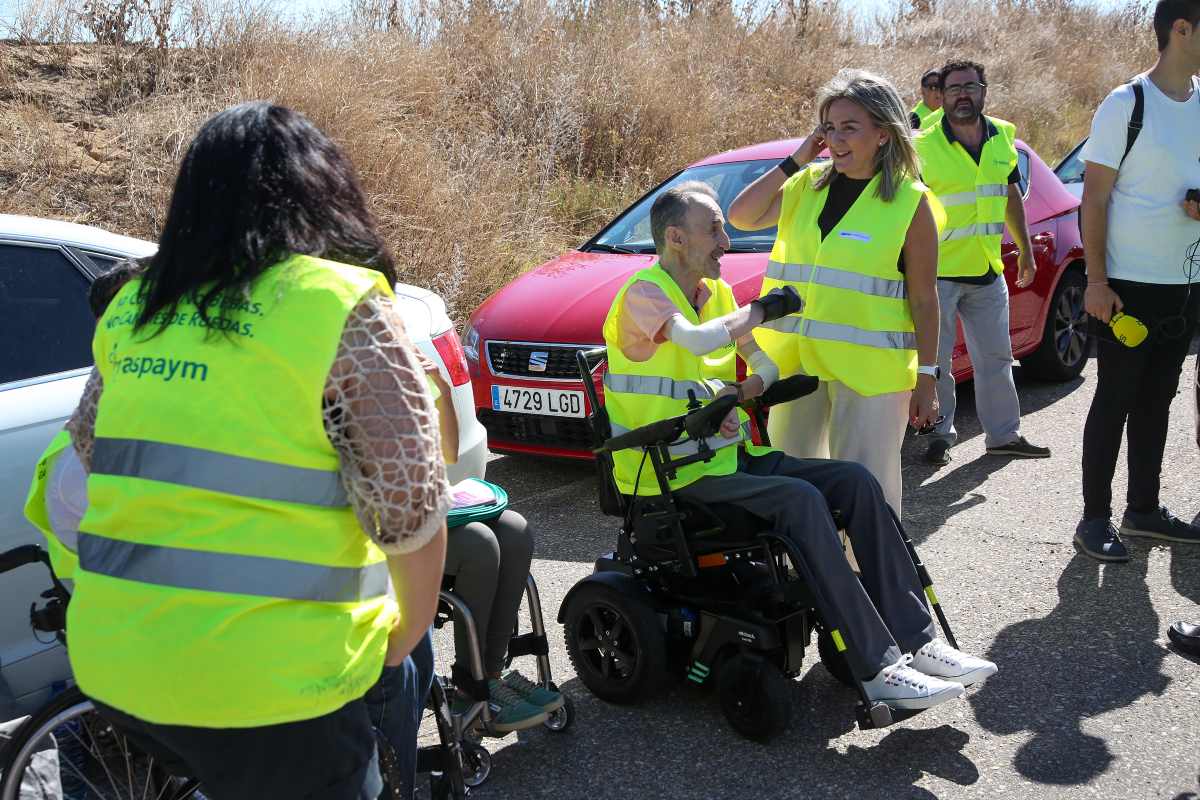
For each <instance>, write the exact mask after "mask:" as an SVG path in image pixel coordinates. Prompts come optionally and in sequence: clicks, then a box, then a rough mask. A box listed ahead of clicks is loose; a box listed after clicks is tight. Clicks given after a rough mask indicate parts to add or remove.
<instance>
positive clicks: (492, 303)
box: [471, 250, 767, 344]
mask: <svg viewBox="0 0 1200 800" xmlns="http://www.w3.org/2000/svg"><path fill="white" fill-rule="evenodd" d="M654 260H655V256H653V255H644V256H643V255H623V254H619V253H612V254H610V253H582V252H579V251H577V250H572V251H571V252H568V253H564V254H563V255H561V256H559V257H558V258H555V259H553V260H551V261H547V262H546V263H545V264H543V265H541V266H540V267H538V268H537V269H535V270H531V271H530V272H527V273H525V274H524V275H522V276H520V277H519V278H517V279H516V280H514V281H512V282H511V283H509V284H508V285H507V286H505V287H504V288H503V289H500V290H499V291H498V292H496V293H495V294H493V295H492V296H491V297H489V298H488V299H487V300H486V301H484V303H483V305H481V306H480V307H479V309H478V310H477V311H476V312H475V313H474V314H473V315H472V316H471V326H472V327H474V328H475V330H476V331H477V332H478V333H479V335H480V337H481V338H483V339H487V340H497V339H500V340H506V341H526V342H565V343H570V344H600V343H602V342H603V341H604V337H603V335H602V334H601V328H602V326H603V325H604V318H605V316H607V315H608V309H609V307H610V306H612V301H613V298H614V297H616V296H617V292H618V291H620V289H621V286H623V285H624V283H625V281H626V280H628V279H629V276H630V275H632V274H633V273H634V272H635V271H637V270H639V269H642V268H643V267H648V266H650V265H651V264H653V263H654ZM766 266H767V254H766V253H731V254H729V255H726V256H725V257H724V258H723V259H721V276H722V277H723V278H724V279H725V280H726V281H727V282H728V283H729V284H730V285H731V286H733V290H734V294H735V295H736V296H737V299H738V301H739V302H740V303H747V302H749V301H750V300H752V299H753V298H755V297H757V296H758V290H759V287H760V285H761V284H762V275H763V272H764V271H765V270H766Z"/></svg>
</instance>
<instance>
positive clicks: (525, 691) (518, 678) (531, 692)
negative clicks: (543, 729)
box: [503, 669, 566, 714]
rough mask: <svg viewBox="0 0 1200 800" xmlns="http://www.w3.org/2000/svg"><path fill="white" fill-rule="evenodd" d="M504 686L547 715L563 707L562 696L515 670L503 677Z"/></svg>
mask: <svg viewBox="0 0 1200 800" xmlns="http://www.w3.org/2000/svg"><path fill="white" fill-rule="evenodd" d="M503 681H504V685H505V686H507V687H508V688H510V689H512V690H513V691H514V692H516V693H517V694H519V695H521V697H522V698H524V699H525V701H526V702H527V703H529V704H530V705H534V706H538V707H540V708H541V709H542V710H543V711H545V712H546V713H548V714H552V713H554V712H555V711H558V710H559V709H560V708H562V707H563V703H564V702H566V701H564V700H563V696H562V694H560V693H559V692H555V691H553V690H551V689H547V688H546V687H545V686H542V685H541V684H540V683H534V682H533V681H531V680H529V678H526V677H525V676H524V675H522V674H521V673H519V672H517V671H516V670H515V669H514V670H513V671H512V672H510V673H508V674H507V675H505V676H504V678H503Z"/></svg>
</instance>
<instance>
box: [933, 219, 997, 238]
mask: <svg viewBox="0 0 1200 800" xmlns="http://www.w3.org/2000/svg"><path fill="white" fill-rule="evenodd" d="M1003 233H1004V223H1003V222H976V223H975V224H974V225H964V226H963V227H961V228H947V229H946V232H945V233H943V234H942V241H943V242H953V241H954V240H955V239H966V238H968V237H970V236H1000V235H1001V234H1003Z"/></svg>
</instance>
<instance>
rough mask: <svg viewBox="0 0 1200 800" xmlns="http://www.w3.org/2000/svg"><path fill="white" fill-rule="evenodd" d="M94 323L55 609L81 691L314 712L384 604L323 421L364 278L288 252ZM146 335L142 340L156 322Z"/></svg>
mask: <svg viewBox="0 0 1200 800" xmlns="http://www.w3.org/2000/svg"><path fill="white" fill-rule="evenodd" d="M140 288H141V282H140V281H139V280H134V281H131V282H130V283H129V284H128V285H126V286H125V287H123V288H122V289H121V290H120V292H118V294H117V296H116V297H115V298H114V299H113V302H112V303H111V304H110V305H109V307H108V310H107V311H106V312H105V314H104V316H103V317H102V318H101V320H100V321H99V323H98V324H97V328H96V336H95V340H94V342H93V351H94V355H95V359H96V364H97V366H98V368H99V370H100V372H101V375H102V377H103V379H104V390H103V393H102V394H101V397H100V404H99V408H98V410H97V416H96V429H95V430H96V441H95V447H94V450H93V454H92V465H91V472H90V475H89V478H88V498H89V506H88V510H87V513H86V515H85V516H84V518H83V521H82V523H81V524H80V533H79V571H78V573H77V575H76V585H75V595H74V597H73V598H72V600H71V605H70V611H69V620H68V622H69V628H70V631H71V648H70V658H71V666H72V668H73V669H74V673H75V678H76V680H77V681H78V682H79V686H80V688H81V689H82V690H83V691H84V692H85V693H86V694H87V695H88V696H89V697H94V698H95V699H97V700H99V701H101V702H104V703H107V704H109V705H111V706H113V707H115V708H118V709H120V710H122V711H124V712H126V713H128V714H131V715H133V716H135V717H138V718H140V719H143V720H147V721H149V722H153V723H158V724H172V725H190V726H199V727H215V728H243V727H257V726H264V725H274V724H278V723H285V722H292V721H297V720H303V719H312V718H315V717H319V716H322V715H324V714H328V713H331V712H333V711H335V710H337V709H338V708H340V707H342V706H343V705H345V704H346V703H347V702H349V701H351V700H354V699H356V698H358V697H361V696H362V695H363V694H364V693H365V692H366V691H367V690H368V689H369V688H370V687H371V686H372V684H374V683H375V681H376V680H377V679H378V677H379V674H380V670H381V669H382V666H383V659H384V653H385V649H386V644H387V638H388V633H389V632H390V631H391V629H392V628H393V626H394V625H395V623H396V621H397V618H398V614H399V610H398V609H397V607H396V603H395V601H394V600H393V599H391V598H390V597H389V595H388V591H387V584H388V570H387V563H386V557H385V555H384V553H383V552H382V551H381V550H380V549H379V548H378V547H376V546H375V544H373V543H372V542H371V540H370V539H369V538H368V537H367V535H366V534H365V533H364V532H363V529H362V527H361V526H360V524H359V522H358V520H357V518H356V517H355V514H354V512H353V510H352V509H351V507H350V504H349V500H348V496H347V492H346V489H345V488H344V486H343V483H342V479H341V475H340V474H339V462H338V455H337V453H336V451H335V450H334V449H333V446H332V445H331V444H330V442H329V438H328V436H327V434H326V431H325V425H324V421H323V415H322V397H323V394H324V387H325V382H326V377H327V376H328V374H329V370H330V367H331V366H332V364H333V361H334V357H335V354H336V351H337V348H338V343H339V341H340V339H341V333H342V330H343V328H344V326H345V322H346V319H347V317H348V316H349V314H350V312H351V310H352V309H353V308H354V307H355V306H356V305H357V304H358V303H359V302H360V301H361V300H362V298H363V297H364V296H365V295H366V294H367V293H368V292H369V291H370V290H372V289H377V290H379V291H381V292H383V293H385V294H388V295H390V294H391V287H390V286H388V285H387V282H386V280H385V279H384V277H383V276H382V275H381V274H379V273H378V272H375V271H372V270H367V269H360V268H358V267H350V266H346V265H343V264H337V263H334V262H331V261H324V260H319V259H316V258H309V257H306V256H292V257H290V258H287V259H286V260H284V261H283V262H281V263H279V264H276V265H275V266H273V267H271V268H269V269H268V270H267V271H266V272H264V273H263V274H262V275H261V276H259V277H258V278H257V279H256V280H255V281H254V283H253V285H252V286H251V287H250V288H249V289H248V290H247V291H245V292H238V293H235V292H229V293H225V294H222V295H220V296H218V297H217V298H215V299H214V301H213V303H212V304H211V305H210V306H209V309H210V310H209V319H208V321H207V323H206V322H205V320H204V318H203V317H201V316H200V314H199V312H198V311H197V309H196V307H195V306H194V305H192V304H191V303H190V302H183V303H181V304H180V306H179V308H178V309H177V311H176V312H175V313H171V314H168V313H167V312H165V311H164V312H162V313H160V314H158V315H156V316H155V318H154V320H153V321H152V322H151V323H150V325H149V326H148V327H146V328H143V329H141V330H137V331H135V330H134V329H133V321H134V319H135V318H136V316H137V314H138V312H139V311H140V310H141V307H142V306H141V300H140V298H139V290H140ZM160 323H161V324H163V325H165V328H164V329H163V330H162V331H161V333H157V334H156V335H153V334H154V332H155V331H156V330H158V325H159V324H160Z"/></svg>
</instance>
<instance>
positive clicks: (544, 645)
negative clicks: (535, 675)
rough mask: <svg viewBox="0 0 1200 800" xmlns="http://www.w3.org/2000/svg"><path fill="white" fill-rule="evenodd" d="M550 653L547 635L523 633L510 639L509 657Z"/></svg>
mask: <svg viewBox="0 0 1200 800" xmlns="http://www.w3.org/2000/svg"><path fill="white" fill-rule="evenodd" d="M546 655H550V645H549V643H548V642H547V641H546V637H545V636H538V635H536V634H533V633H523V634H521V635H520V636H514V637H512V638H511V639H509V640H508V657H509V658H517V657H518V656H546Z"/></svg>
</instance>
